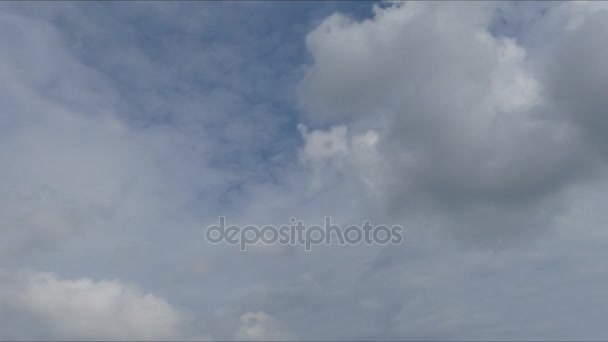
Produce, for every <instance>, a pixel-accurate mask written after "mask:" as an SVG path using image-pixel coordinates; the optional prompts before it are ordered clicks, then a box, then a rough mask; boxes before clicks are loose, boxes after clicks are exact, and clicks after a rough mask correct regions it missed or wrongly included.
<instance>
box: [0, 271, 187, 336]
mask: <svg viewBox="0 0 608 342" xmlns="http://www.w3.org/2000/svg"><path fill="white" fill-rule="evenodd" d="M2 278H3V284H4V286H3V288H2V292H1V295H0V303H1V304H0V306H1V308H0V312H3V313H4V314H5V315H9V314H10V315H24V316H28V317H30V319H32V323H31V325H32V328H33V329H32V332H33V333H35V334H36V335H35V336H37V338H45V336H56V337H57V338H65V339H90V338H91V337H95V338H97V339H131V340H149V339H169V338H176V337H177V336H179V335H177V333H178V331H179V330H178V329H179V324H180V320H181V318H180V316H179V314H178V312H177V311H176V310H175V309H174V308H173V307H171V306H170V305H169V304H167V302H166V301H165V300H164V299H162V298H159V297H157V296H155V295H153V294H150V293H144V292H141V291H140V290H138V289H136V288H133V287H131V286H125V285H123V284H122V283H120V282H119V281H116V280H113V281H98V282H95V281H93V280H91V279H87V278H82V279H77V280H64V279H58V278H57V276H56V275H55V274H52V273H37V274H19V275H16V276H15V275H5V274H3V275H2ZM9 321H10V319H9ZM5 328H6V329H3V334H4V336H3V338H7V339H11V338H18V337H21V338H23V337H24V336H19V335H15V336H11V326H6V327H5ZM17 333H18V332H17Z"/></svg>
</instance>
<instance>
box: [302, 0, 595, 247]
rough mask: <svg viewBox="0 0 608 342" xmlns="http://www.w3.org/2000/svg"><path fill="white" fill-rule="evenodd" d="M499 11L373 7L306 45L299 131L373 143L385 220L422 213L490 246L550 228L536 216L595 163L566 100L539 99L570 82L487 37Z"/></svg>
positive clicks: (333, 24)
mask: <svg viewBox="0 0 608 342" xmlns="http://www.w3.org/2000/svg"><path fill="white" fill-rule="evenodd" d="M465 9H466V11H465ZM497 9H498V7H497V4H484V5H481V6H476V5H474V4H471V3H466V4H463V5H462V6H451V5H445V6H443V5H441V6H440V5H437V4H426V3H420V2H408V3H395V4H393V5H390V6H388V7H386V8H383V9H381V8H379V7H376V9H375V15H374V17H373V18H372V19H369V20H365V21H360V22H358V21H353V20H351V19H349V18H347V17H345V16H342V15H339V14H336V15H334V16H332V17H330V18H328V19H326V20H325V21H324V22H323V23H322V24H321V25H319V27H317V28H316V29H315V30H314V31H312V32H311V33H310V34H309V35H308V36H307V46H308V49H309V52H310V53H311V54H312V57H313V59H314V63H313V64H312V65H311V66H310V68H309V69H308V70H307V73H306V76H305V77H304V79H303V81H302V84H301V89H302V91H301V93H300V94H301V97H300V101H301V106H302V107H303V108H304V109H305V113H306V119H307V120H310V121H312V122H317V123H321V124H323V123H328V122H329V123H335V124H341V125H342V126H340V127H343V126H344V125H345V124H347V125H348V126H347V127H351V128H350V129H351V130H353V131H354V132H355V133H354V134H356V132H357V130H362V129H365V127H366V128H367V129H370V128H371V129H374V130H375V131H376V132H377V134H378V143H377V150H378V154H379V156H380V158H381V159H382V160H383V161H384V162H385V163H386V164H387V165H388V166H387V167H386V168H384V170H385V172H379V173H377V174H376V175H375V176H376V179H377V183H379V184H383V190H382V192H383V196H384V197H385V198H386V199H387V208H388V209H389V212H390V211H393V213H394V212H401V213H402V215H403V213H406V214H405V215H412V212H413V214H418V213H420V212H421V208H420V206H419V205H418V204H417V203H421V201H422V202H427V203H428V206H427V208H435V209H432V210H434V214H432V215H437V213H439V214H440V215H443V214H446V215H448V217H449V219H448V220H451V221H454V220H456V222H463V223H462V224H459V223H456V224H455V226H457V230H458V229H460V230H466V229H468V228H467V227H474V228H471V229H473V232H472V233H470V234H469V233H467V234H464V235H467V236H471V237H472V236H478V237H479V239H480V240H486V239H487V241H488V242H490V243H491V240H492V239H493V237H494V238H496V239H498V240H503V239H504V238H508V237H509V236H510V235H511V231H513V230H517V229H518V228H517V227H526V228H522V229H521V230H520V232H519V233H525V231H526V230H529V231H535V230H536V229H543V228H542V227H543V226H550V225H551V223H550V219H549V218H546V219H542V220H547V221H546V222H537V223H535V222H534V220H536V219H535V218H533V216H536V215H537V213H540V212H543V211H547V210H549V211H553V210H554V209H551V207H553V206H558V207H559V203H558V202H559V201H560V200H559V199H558V198H559V196H560V192H561V190H562V189H564V188H565V187H566V186H568V185H569V184H572V183H573V182H576V181H578V180H580V179H584V178H586V177H587V176H588V175H589V173H593V172H594V171H593V170H594V168H595V167H596V166H597V163H598V160H597V155H595V154H594V152H593V151H592V150H590V149H589V148H588V146H587V145H586V141H585V139H584V138H581V136H580V134H579V131H578V128H577V127H576V126H575V125H572V124H571V122H569V121H567V120H563V118H562V117H561V116H560V115H559V113H556V112H555V109H556V108H559V106H560V105H559V103H560V101H563V100H564V99H565V98H567V96H560V95H558V94H555V93H554V92H551V91H549V92H547V91H546V90H547V89H552V84H556V85H560V87H563V86H561V85H569V84H572V82H571V81H572V80H555V81H554V82H553V83H551V84H545V83H544V81H545V78H544V77H543V76H542V75H543V74H542V73H541V72H542V70H536V69H535V68H534V67H533V66H534V65H535V64H534V63H533V62H534V61H530V56H529V55H528V53H527V51H526V49H525V48H524V47H523V46H521V45H520V44H519V43H518V41H517V40H516V39H514V38H510V37H504V36H502V37H501V36H495V35H493V34H492V32H491V31H490V23H491V22H492V18H493V15H494V13H495V11H496V10H497ZM467 11H468V12H467ZM598 15H599V14H598ZM446 18H449V20H446ZM576 41H577V42H578V41H581V40H580V39H577V40H576ZM564 46H565V45H564ZM577 50H580V49H577ZM572 51H574V49H572ZM556 55H559V56H561V57H560V58H565V57H563V56H565V54H563V53H561V54H560V53H556ZM600 55H601V54H600ZM585 56H587V55H585ZM589 56H598V55H596V54H589ZM593 58H596V57H593ZM595 64H597V63H595ZM576 65H579V64H576ZM561 69H562V68H561V67H560V70H561ZM589 70H592V69H589ZM558 74H559V75H560V77H568V76H566V75H567V70H566V71H565V72H563V73H562V72H559V73H558ZM578 75H580V78H579V80H580V82H583V83H585V84H589V86H590V87H592V88H593V89H602V85H598V86H594V85H593V84H592V82H593V79H595V78H597V76H596V77H595V78H593V79H590V80H589V82H590V83H587V79H588V78H586V77H584V75H583V74H581V73H579V74H578ZM599 75H601V73H600V74H599ZM599 77H601V76H599ZM576 89H579V91H584V90H582V89H584V88H581V86H576ZM563 93H564V94H566V93H568V94H569V96H571V97H577V98H579V97H578V96H577V95H576V93H575V92H574V91H568V89H565V90H564V91H563ZM587 93H589V92H587ZM597 95H598V94H592V93H589V96H593V98H595V99H598V100H599V99H601V98H602V97H601V96H597ZM581 100H582V101H583V102H584V103H586V104H592V103H593V101H587V100H583V99H582V98H581ZM575 112H576V110H574V111H572V113H575ZM596 112H597V111H596ZM576 116H577V117H579V116H580V115H576ZM593 126H594V127H599V125H593ZM347 129H348V128H347ZM353 172H355V173H356V172H357V170H356V168H355V170H353ZM518 207H519V208H518ZM529 208H534V209H531V210H530V211H531V212H529V213H527V212H526V211H528V210H529ZM492 212H494V213H495V214H496V215H497V216H496V217H493V215H494V214H491V213H492ZM533 213H534V214H533ZM510 216H512V217H518V219H517V220H516V221H518V222H515V221H512V220H511V219H510V218H509V217H510ZM476 217H477V218H476ZM520 220H523V221H520ZM482 226H483V227H482ZM533 227H537V228H533ZM488 230H490V231H491V232H489V233H484V232H485V231H488ZM516 235H517V234H516Z"/></svg>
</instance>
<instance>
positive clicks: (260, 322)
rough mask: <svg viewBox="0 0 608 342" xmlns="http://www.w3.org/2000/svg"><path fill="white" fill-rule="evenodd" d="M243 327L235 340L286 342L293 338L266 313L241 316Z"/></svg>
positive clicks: (260, 312) (250, 313)
mask: <svg viewBox="0 0 608 342" xmlns="http://www.w3.org/2000/svg"><path fill="white" fill-rule="evenodd" d="M241 322H242V326H241V327H239V329H238V330H237V332H236V334H235V336H234V338H235V339H236V340H239V341H262V340H264V341H286V340H292V339H293V337H292V336H290V335H289V334H288V333H286V332H284V331H283V330H282V329H281V328H280V326H279V323H278V322H277V321H276V320H275V319H274V318H273V317H271V316H270V315H268V314H267V313H265V312H264V311H258V312H248V313H246V314H244V315H243V316H241Z"/></svg>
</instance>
